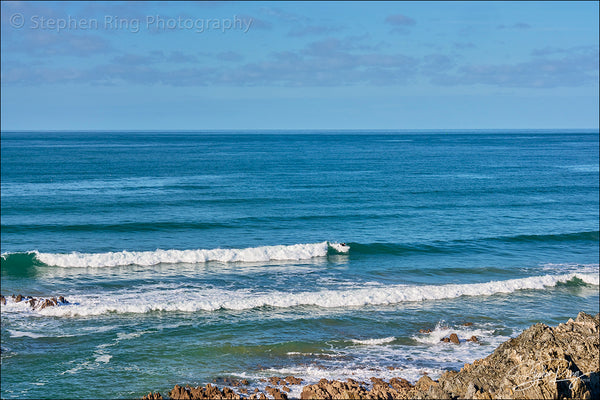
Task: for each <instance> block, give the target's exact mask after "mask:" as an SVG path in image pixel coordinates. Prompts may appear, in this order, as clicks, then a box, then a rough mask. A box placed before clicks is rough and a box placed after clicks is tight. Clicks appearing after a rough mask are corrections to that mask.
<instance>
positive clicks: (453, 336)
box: [440, 333, 460, 344]
mask: <svg viewBox="0 0 600 400" xmlns="http://www.w3.org/2000/svg"><path fill="white" fill-rule="evenodd" d="M440 342H446V343H454V344H459V343H460V340H459V339H458V335H457V334H456V333H451V334H450V336H449V337H445V338H442V339H440Z"/></svg>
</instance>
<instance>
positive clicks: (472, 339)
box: [467, 336, 479, 343]
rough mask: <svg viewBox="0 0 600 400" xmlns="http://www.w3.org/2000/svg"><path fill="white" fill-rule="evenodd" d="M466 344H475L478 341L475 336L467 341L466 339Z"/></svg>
mask: <svg viewBox="0 0 600 400" xmlns="http://www.w3.org/2000/svg"><path fill="white" fill-rule="evenodd" d="M467 342H473V343H477V342H479V339H477V336H471V337H470V338H469V339H467Z"/></svg>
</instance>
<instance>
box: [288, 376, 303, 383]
mask: <svg viewBox="0 0 600 400" xmlns="http://www.w3.org/2000/svg"><path fill="white" fill-rule="evenodd" d="M285 381H286V382H287V383H288V384H290V385H299V384H301V383H302V379H300V378H296V377H294V376H291V375H290V376H287V377H286V378H285Z"/></svg>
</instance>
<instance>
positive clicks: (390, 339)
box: [352, 336, 396, 346]
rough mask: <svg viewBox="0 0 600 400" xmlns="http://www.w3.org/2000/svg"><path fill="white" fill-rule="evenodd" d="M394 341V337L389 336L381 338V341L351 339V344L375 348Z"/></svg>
mask: <svg viewBox="0 0 600 400" xmlns="http://www.w3.org/2000/svg"><path fill="white" fill-rule="evenodd" d="M394 340H396V338H395V337H394V336H390V337H386V338H381V339H363V340H361V339H352V343H356V344H364V345H368V346H377V345H381V344H386V343H391V342H393V341H394Z"/></svg>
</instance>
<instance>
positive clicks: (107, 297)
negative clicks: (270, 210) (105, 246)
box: [2, 273, 598, 316]
mask: <svg viewBox="0 0 600 400" xmlns="http://www.w3.org/2000/svg"><path fill="white" fill-rule="evenodd" d="M573 279H580V280H581V281H583V282H585V283H587V284H591V285H598V276H597V275H595V274H579V273H571V274H563V275H543V276H532V277H528V278H520V279H510V280H504V281H489V282H484V283H468V284H446V285H389V286H383V285H382V286H381V287H377V288H374V287H372V286H371V287H368V288H355V289H347V288H339V289H330V290H320V291H305V292H287V291H278V290H264V291H263V290H261V291H249V290H227V289H215V288H201V287H197V288H189V287H188V288H179V289H169V290H162V289H160V288H153V289H148V288H145V287H141V288H138V289H128V290H119V291H116V292H113V293H111V294H107V293H104V294H103V295H98V294H84V295H76V294H73V295H70V294H69V295H68V298H69V301H70V304H67V305H63V306H60V307H47V308H45V309H43V310H35V311H30V312H36V313H39V314H42V315H48V316H50V315H52V316H89V315H100V314H105V313H120V314H125V313H134V314H139V313H148V312H154V311H162V312H200V311H208V312H211V311H217V310H250V309H256V308H260V307H278V308H292V307H298V306H315V307H320V308H325V309H328V308H347V307H364V306H374V305H375V306H377V305H380V306H382V305H393V304H400V303H404V302H418V301H428V300H442V299H454V298H458V297H461V296H491V295H495V294H499V293H513V292H515V291H518V290H524V289H530V290H531V289H534V290H545V289H546V288H549V287H553V286H556V284H558V283H559V282H568V281H572V280H573ZM19 304H20V303H14V302H8V303H7V304H6V305H5V306H2V309H3V312H4V311H7V312H10V311H15V312H18V311H20V312H23V311H25V310H24V309H23V308H22V307H21V308H18V305H19Z"/></svg>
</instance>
